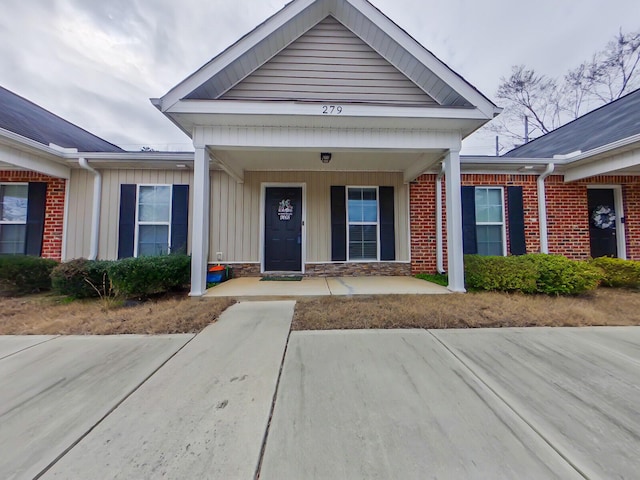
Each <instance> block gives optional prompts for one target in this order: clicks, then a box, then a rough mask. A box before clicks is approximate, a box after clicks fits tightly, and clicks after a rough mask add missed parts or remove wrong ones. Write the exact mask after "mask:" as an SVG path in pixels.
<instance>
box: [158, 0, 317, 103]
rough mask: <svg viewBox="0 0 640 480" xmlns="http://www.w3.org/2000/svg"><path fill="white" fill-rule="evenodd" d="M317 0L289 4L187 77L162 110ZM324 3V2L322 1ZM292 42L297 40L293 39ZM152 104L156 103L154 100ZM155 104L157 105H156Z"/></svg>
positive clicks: (167, 98)
mask: <svg viewBox="0 0 640 480" xmlns="http://www.w3.org/2000/svg"><path fill="white" fill-rule="evenodd" d="M316 1H317V0H294V1H292V2H291V3H289V4H287V5H286V6H285V7H284V8H283V9H282V10H280V11H279V12H277V13H276V14H275V15H273V16H272V17H270V18H269V19H267V20H266V21H265V22H264V23H262V24H261V25H259V26H258V27H256V28H255V29H254V30H253V31H251V32H250V33H248V34H247V35H245V36H244V37H243V38H241V39H240V40H239V41H237V42H236V43H234V44H233V45H231V46H230V47H229V48H227V49H226V50H224V51H223V52H222V53H221V54H219V55H218V56H217V57H215V58H213V60H211V61H210V62H209V63H207V64H206V65H204V66H203V67H201V68H200V69H199V70H197V71H196V72H195V73H193V74H192V75H190V76H189V77H187V78H186V79H185V80H183V81H182V82H181V83H179V84H178V85H176V86H175V87H174V88H173V89H171V90H170V91H169V92H168V93H167V94H166V95H164V96H163V97H162V98H161V99H160V101H161V103H160V105H161V110H162V111H163V112H164V111H166V110H167V109H168V108H170V107H171V106H173V105H174V104H175V103H176V102H177V101H178V100H180V99H181V98H183V97H185V96H186V95H188V94H189V93H191V92H192V91H193V90H195V89H196V88H198V87H199V86H200V85H202V84H203V83H204V82H206V81H207V80H209V79H210V78H211V77H213V76H214V75H215V74H216V73H218V72H219V71H220V70H222V69H224V68H225V67H227V66H229V65H230V64H231V63H232V62H233V61H235V60H236V59H238V58H239V57H240V56H241V55H242V54H243V53H246V52H247V51H248V50H249V49H250V48H251V47H253V46H254V45H256V44H258V43H260V42H261V41H262V40H265V39H266V38H267V37H268V36H269V35H271V34H272V33H273V32H274V31H276V30H277V29H278V28H280V27H282V26H284V25H285V24H286V23H287V22H288V21H290V20H291V19H293V18H294V17H295V16H296V15H299V14H301V13H302V12H303V11H304V10H305V9H307V8H309V7H310V6H311V5H313V4H314V3H315V2H316ZM321 1H322V0H321ZM291 40H292V41H293V40H295V39H291ZM152 103H154V101H153V99H152ZM154 104H155V103H154Z"/></svg>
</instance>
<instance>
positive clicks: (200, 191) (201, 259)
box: [189, 145, 210, 297]
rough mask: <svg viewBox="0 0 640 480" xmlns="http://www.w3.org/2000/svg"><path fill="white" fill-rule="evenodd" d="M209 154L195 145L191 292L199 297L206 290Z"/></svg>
mask: <svg viewBox="0 0 640 480" xmlns="http://www.w3.org/2000/svg"><path fill="white" fill-rule="evenodd" d="M209 175H210V173H209V155H207V152H206V150H205V146H204V145H195V155H194V162H193V216H192V219H193V230H192V234H191V293H190V294H189V295H190V296H192V297H200V296H202V295H204V293H205V292H206V291H207V262H208V260H209V196H210V193H209V192H210V189H209V184H210V179H209Z"/></svg>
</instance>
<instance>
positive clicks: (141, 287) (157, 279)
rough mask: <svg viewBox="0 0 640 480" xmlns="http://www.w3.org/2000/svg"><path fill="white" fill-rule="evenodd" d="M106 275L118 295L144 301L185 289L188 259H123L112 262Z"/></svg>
mask: <svg viewBox="0 0 640 480" xmlns="http://www.w3.org/2000/svg"><path fill="white" fill-rule="evenodd" d="M107 271H108V274H109V278H110V279H111V281H112V283H113V287H114V289H115V291H116V292H117V293H118V295H121V296H125V297H146V296H149V295H153V294H156V293H163V292H167V291H170V290H173V289H178V288H182V287H184V286H185V285H188V284H189V282H190V280H191V257H189V256H188V255H163V256H159V257H138V258H125V259H123V260H119V261H117V262H113V263H112V264H111V265H110V266H109V267H108V269H107Z"/></svg>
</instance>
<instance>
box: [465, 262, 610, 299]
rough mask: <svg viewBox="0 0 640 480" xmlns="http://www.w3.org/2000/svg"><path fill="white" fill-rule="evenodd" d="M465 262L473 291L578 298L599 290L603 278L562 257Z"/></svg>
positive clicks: (587, 265)
mask: <svg viewBox="0 0 640 480" xmlns="http://www.w3.org/2000/svg"><path fill="white" fill-rule="evenodd" d="M464 262H465V282H466V285H467V288H469V289H470V290H489V291H498V292H522V293H544V294H547V295H578V294H580V293H584V292H586V291H589V290H593V289H594V288H596V287H597V286H598V284H599V283H600V280H602V277H603V273H602V271H601V270H600V269H599V268H597V267H595V266H593V265H591V264H590V263H588V262H580V261H575V260H569V259H568V258H566V257H563V256H561V255H544V254H530V255H522V256H512V257H484V256H479V255H466V256H465V260H464Z"/></svg>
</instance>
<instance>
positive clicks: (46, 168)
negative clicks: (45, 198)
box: [0, 145, 71, 180]
mask: <svg viewBox="0 0 640 480" xmlns="http://www.w3.org/2000/svg"><path fill="white" fill-rule="evenodd" d="M0 158H1V159H2V161H3V162H4V163H8V164H9V165H13V166H14V167H17V168H20V169H24V170H31V171H33V172H38V173H42V174H44V175H50V176H52V177H57V178H64V179H65V180H69V178H71V169H70V168H69V167H67V166H66V165H61V164H59V163H57V162H54V161H52V160H48V159H46V158H42V157H38V156H36V155H32V154H30V153H27V152H22V151H20V150H16V149H14V148H11V147H8V146H6V145H0Z"/></svg>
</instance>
